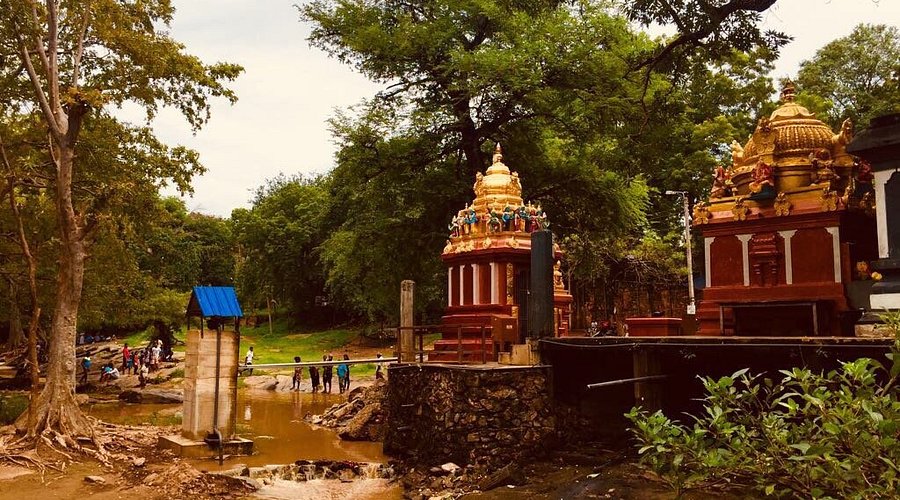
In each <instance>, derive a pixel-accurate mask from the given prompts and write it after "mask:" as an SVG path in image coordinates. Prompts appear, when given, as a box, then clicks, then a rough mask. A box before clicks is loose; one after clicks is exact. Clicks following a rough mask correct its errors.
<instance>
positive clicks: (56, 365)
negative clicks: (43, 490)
mask: <svg viewBox="0 0 900 500" xmlns="http://www.w3.org/2000/svg"><path fill="white" fill-rule="evenodd" d="M54 149H56V153H57V155H56V163H57V184H56V185H57V191H56V208H57V215H58V223H59V238H60V244H59V263H58V265H59V274H58V276H57V282H56V298H55V301H54V307H53V318H52V321H51V325H50V352H49V355H50V359H49V364H48V366H47V382H46V384H45V385H44V389H43V391H42V392H41V394H40V396H39V397H38V398H37V400H32V402H31V405H32V406H33V408H31V409H30V410H31V411H32V412H33V417H34V424H33V425H34V426H33V427H31V428H30V429H28V432H29V434H41V433H43V432H45V431H48V430H52V431H55V432H58V433H59V434H61V435H62V436H63V438H64V439H65V440H66V441H67V442H68V443H69V444H71V445H74V444H75V442H74V440H73V439H72V438H73V437H74V436H85V435H89V434H90V432H91V429H90V423H89V421H88V420H87V418H86V417H85V416H84V414H82V412H81V409H80V408H79V407H78V403H77V402H76V400H75V376H76V370H77V367H78V362H77V360H76V359H75V336H76V333H75V332H76V326H77V319H78V306H79V304H80V303H81V290H82V283H83V280H84V259H85V255H86V251H85V246H84V245H85V243H84V238H83V235H82V233H81V228H80V227H79V221H78V218H77V216H76V215H75V210H74V208H73V205H72V170H73V163H74V151H73V149H74V148H72V147H69V146H68V145H67V144H66V143H63V144H58V145H57V147H56V148H54ZM27 413H28V412H26V414H27ZM26 417H27V415H23V416H21V417H19V420H18V421H17V425H18V426H19V427H20V428H22V427H24V426H25V425H27V418H26Z"/></svg>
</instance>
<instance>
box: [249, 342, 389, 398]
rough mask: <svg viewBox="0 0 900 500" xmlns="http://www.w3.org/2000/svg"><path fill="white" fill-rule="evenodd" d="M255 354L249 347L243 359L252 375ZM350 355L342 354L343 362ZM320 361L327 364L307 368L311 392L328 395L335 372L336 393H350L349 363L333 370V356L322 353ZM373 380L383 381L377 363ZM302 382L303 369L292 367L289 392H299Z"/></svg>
mask: <svg viewBox="0 0 900 500" xmlns="http://www.w3.org/2000/svg"><path fill="white" fill-rule="evenodd" d="M255 356H256V354H255V353H254V351H253V347H252V346H251V347H250V348H249V349H248V350H247V355H246V356H245V357H244V364H245V365H246V367H247V368H246V369H247V370H249V372H250V374H251V375H252V374H253V369H252V368H249V367H250V366H252V365H253V359H254V358H255ZM376 357H378V358H381V357H382V355H381V353H379V354H377V356H376ZM349 360H350V355H349V354H347V353H344V359H343V361H349ZM322 361H323V362H325V363H328V364H325V365H323V366H321V367H320V366H316V365H313V366H310V367H309V380H310V384H311V385H312V392H314V393H317V392H320V391H321V392H322V393H324V394H330V393H331V390H332V385H331V382H332V380H333V379H334V375H335V372H337V378H338V393H339V394H343V393H345V392H349V391H350V363H338V364H337V368H336V369H335V365H334V364H333V363H332V362H333V361H334V355H332V354H328V353H324V354H323V355H322ZM302 362H303V361H302V360H301V358H300V356H294V363H302ZM375 379H376V380H384V366H382V364H381V363H378V364H377V365H376V367H375ZM302 380H303V367H302V366H295V367H294V376H293V377H292V379H291V390H292V391H299V390H300V382H301V381H302Z"/></svg>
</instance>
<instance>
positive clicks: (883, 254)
mask: <svg viewBox="0 0 900 500" xmlns="http://www.w3.org/2000/svg"><path fill="white" fill-rule="evenodd" d="M892 175H894V170H893V169H891V170H879V171H877V172H875V182H873V183H872V185H873V186H875V225H876V228H877V230H878V257H879V258H881V259H887V258H888V257H890V248H889V247H890V244H889V243H888V226H887V207H886V206H885V202H884V196H885V194H884V185H885V184H887V182H888V181H889V180H891V176H892ZM872 307H875V304H872Z"/></svg>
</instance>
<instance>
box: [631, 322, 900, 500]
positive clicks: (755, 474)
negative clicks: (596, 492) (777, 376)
mask: <svg viewBox="0 0 900 500" xmlns="http://www.w3.org/2000/svg"><path fill="white" fill-rule="evenodd" d="M885 319H886V323H887V325H888V327H890V328H892V330H893V333H894V336H895V340H894V346H893V348H892V349H891V353H890V354H888V359H889V361H890V363H889V365H888V366H886V365H883V364H881V363H879V362H878V361H876V360H872V359H866V358H863V359H858V360H855V361H851V362H846V363H842V364H841V367H840V368H839V369H837V370H833V371H831V372H829V373H827V374H817V373H813V372H812V371H810V370H806V369H799V368H794V369H793V370H783V371H781V372H780V373H781V374H782V375H783V378H782V379H781V380H780V381H777V382H776V381H773V380H771V379H768V378H760V377H754V376H751V375H748V374H747V370H740V371H738V372H737V373H735V374H734V375H732V376H730V377H722V378H719V379H717V380H716V379H712V378H704V379H703V385H704V387H705V390H706V393H707V395H706V397H705V398H704V400H703V401H704V409H705V414H703V415H701V416H698V417H694V422H693V425H684V424H681V423H678V422H676V421H673V420H671V419H669V418H668V417H666V416H665V415H664V414H663V413H662V412H655V413H647V412H645V411H642V410H640V409H638V408H634V409H632V410H631V412H629V413H628V414H627V415H626V416H627V418H628V419H629V420H630V421H631V422H632V424H633V427H632V429H631V431H632V433H633V434H634V436H635V437H636V439H637V442H638V447H639V450H638V452H639V454H640V455H641V457H642V461H643V462H644V463H646V464H648V465H649V466H650V467H651V468H652V469H653V471H654V472H655V473H656V474H657V475H659V476H660V477H661V478H662V479H663V480H664V481H665V482H667V483H668V484H669V485H670V486H671V487H672V488H673V489H674V490H675V491H676V492H677V493H678V494H681V493H683V492H684V491H685V490H687V489H690V488H709V487H726V488H727V487H741V488H752V489H754V490H756V491H757V492H759V493H761V494H764V495H766V496H777V497H788V496H789V497H797V496H799V497H806V498H896V497H897V496H898V492H900V468H898V466H900V442H898V438H900V402H898V388H897V382H898V380H897V378H898V374H900V315H896V314H894V315H890V316H888V317H886V318H885Z"/></svg>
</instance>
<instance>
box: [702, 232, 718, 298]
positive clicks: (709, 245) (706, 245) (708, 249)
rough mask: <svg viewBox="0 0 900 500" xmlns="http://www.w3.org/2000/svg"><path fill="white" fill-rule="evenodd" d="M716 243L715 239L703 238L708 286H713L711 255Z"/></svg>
mask: <svg viewBox="0 0 900 500" xmlns="http://www.w3.org/2000/svg"><path fill="white" fill-rule="evenodd" d="M714 241H716V238H715V237H712V238H710V237H709V236H707V237H706V238H703V260H704V262H703V264H704V266H705V270H706V286H713V284H712V265H711V262H712V261H711V260H710V255H709V253H710V252H711V251H712V250H711V249H712V244H713V242H714Z"/></svg>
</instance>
